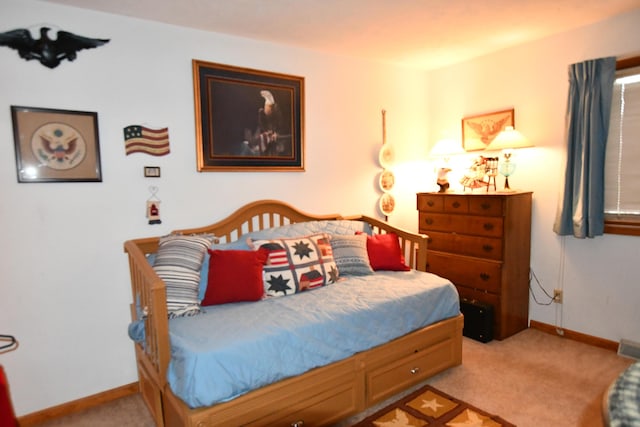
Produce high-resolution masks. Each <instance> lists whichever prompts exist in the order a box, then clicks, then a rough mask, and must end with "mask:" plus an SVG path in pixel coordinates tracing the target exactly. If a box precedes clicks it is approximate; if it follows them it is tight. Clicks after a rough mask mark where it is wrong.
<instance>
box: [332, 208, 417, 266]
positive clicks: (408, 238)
mask: <svg viewBox="0 0 640 427" xmlns="http://www.w3.org/2000/svg"><path fill="white" fill-rule="evenodd" d="M343 218H344V219H350V220H357V221H364V222H366V223H368V224H369V225H371V227H372V229H373V232H374V233H375V234H386V233H395V234H396V235H397V236H398V240H399V241H400V249H401V250H402V254H403V255H404V257H405V260H406V262H407V265H409V267H411V268H413V269H415V270H420V271H427V242H428V239H429V238H428V237H427V236H426V235H424V234H415V233H411V232H410V231H407V230H403V229H401V228H398V227H394V226H393V225H391V224H389V223H387V222H384V221H382V220H379V219H377V218H373V217H370V216H366V215H353V216H346V217H343Z"/></svg>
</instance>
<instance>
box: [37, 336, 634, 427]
mask: <svg viewBox="0 0 640 427" xmlns="http://www.w3.org/2000/svg"><path fill="white" fill-rule="evenodd" d="M633 362H634V360H633V359H627V358H623V357H620V356H618V355H617V354H616V353H614V352H612V351H608V350H603V349H600V348H596V347H592V346H589V345H586V344H581V343H577V342H575V341H571V340H568V339H565V338H561V337H557V336H553V335H549V334H546V333H544V332H540V331H537V330H533V329H527V330H525V331H523V332H521V333H519V334H517V335H514V336H512V337H510V338H508V339H506V340H504V341H491V342H490V343H488V344H482V343H479V342H477V341H473V340H470V339H468V338H465V339H464V344H463V362H462V365H461V366H458V367H455V368H453V369H449V370H448V371H446V372H443V373H441V374H439V375H437V376H435V377H433V378H431V379H430V380H428V381H427V382H426V383H428V384H430V385H432V386H434V387H436V388H438V389H439V390H441V391H443V392H445V393H447V394H449V395H451V396H454V397H456V398H458V399H461V400H464V401H466V402H468V403H469V404H471V405H473V406H476V407H478V408H481V409H483V410H484V411H487V412H489V413H493V414H498V415H500V416H501V417H502V418H504V419H505V420H508V421H510V422H511V423H513V424H515V425H517V426H518V427H601V426H602V425H603V424H602V408H601V402H602V395H603V393H604V391H605V390H606V388H607V387H608V386H609V384H610V383H611V382H612V381H613V380H614V379H615V378H616V377H617V376H618V374H620V373H621V372H622V371H623V370H624V369H626V368H627V367H628V366H629V365H631V363H633ZM417 388H419V387H414V388H413V389H411V390H408V391H407V392H405V393H403V395H406V394H408V393H409V392H413V391H415V390H416V389H417ZM399 397H400V396H397V397H395V398H394V399H392V400H391V399H390V400H389V401H386V402H382V403H381V404H380V405H378V406H377V407H376V408H373V409H372V410H369V411H367V412H366V413H363V414H358V415H356V416H354V417H352V418H350V419H348V420H345V421H343V422H341V423H339V424H338V426H340V427H346V426H352V425H354V424H356V423H358V422H359V421H362V420H363V419H364V418H366V417H367V416H369V415H371V414H372V413H373V412H375V411H376V410H377V409H380V408H382V407H384V406H385V405H387V404H389V403H391V402H392V401H394V400H397V399H398V398H399ZM62 426H64V427H84V426H96V427H102V426H105V427H110V426H114V427H115V426H117V427H147V426H153V422H152V421H151V417H150V416H149V414H148V413H147V412H146V408H145V407H144V404H143V403H142V399H141V398H140V396H139V395H135V396H131V397H127V398H123V399H119V400H117V401H115V402H112V403H110V404H107V405H102V406H100V407H98V408H94V409H91V410H88V411H85V412H84V413H80V414H74V415H71V416H69V417H65V418H61V419H58V420H54V421H50V422H47V423H45V424H42V425H41V426H40V427H62Z"/></svg>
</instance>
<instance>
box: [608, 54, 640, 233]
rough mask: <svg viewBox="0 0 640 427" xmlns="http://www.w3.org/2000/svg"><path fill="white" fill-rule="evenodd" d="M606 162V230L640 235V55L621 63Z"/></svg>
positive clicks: (613, 104) (615, 88)
mask: <svg viewBox="0 0 640 427" xmlns="http://www.w3.org/2000/svg"><path fill="white" fill-rule="evenodd" d="M611 107H612V108H611V121H610V125H609V137H608V140H607V154H606V163H605V190H604V194H605V195H604V199H605V200H604V204H605V230H604V231H605V233H610V234H627V235H634V236H640V56H638V57H633V58H629V59H626V60H620V61H618V63H617V71H616V82H615V84H614V88H613V101H612V106H611Z"/></svg>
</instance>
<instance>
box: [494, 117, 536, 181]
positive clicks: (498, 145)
mask: <svg viewBox="0 0 640 427" xmlns="http://www.w3.org/2000/svg"><path fill="white" fill-rule="evenodd" d="M525 147H533V144H531V143H530V142H529V141H528V140H527V139H526V138H525V137H524V136H523V135H522V134H521V133H520V132H518V131H517V130H515V129H514V128H513V126H506V127H505V128H504V130H503V131H502V132H500V133H499V134H498V136H496V138H495V139H494V140H493V141H492V142H491V144H489V145H488V146H487V148H486V151H493V150H495V151H497V150H502V156H503V157H504V160H503V161H501V162H499V164H498V171H499V172H500V175H502V176H504V190H505V191H511V188H510V187H509V177H510V176H511V175H513V174H514V173H515V171H516V162H515V161H514V160H513V158H512V157H513V150H514V149H517V148H525Z"/></svg>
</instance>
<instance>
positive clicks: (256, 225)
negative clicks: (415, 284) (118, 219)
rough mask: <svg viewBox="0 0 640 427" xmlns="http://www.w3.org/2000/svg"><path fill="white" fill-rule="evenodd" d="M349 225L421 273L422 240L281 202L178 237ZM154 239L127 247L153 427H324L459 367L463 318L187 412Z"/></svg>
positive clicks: (143, 387)
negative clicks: (170, 377) (366, 231)
mask: <svg viewBox="0 0 640 427" xmlns="http://www.w3.org/2000/svg"><path fill="white" fill-rule="evenodd" d="M333 219H350V220H361V221H365V222H367V223H369V224H370V225H371V226H372V227H373V230H374V231H375V232H376V233H387V232H394V233H396V234H397V235H398V236H399V239H400V244H401V248H402V250H403V252H404V254H405V258H406V261H407V264H408V265H409V266H411V267H413V268H415V269H418V270H422V271H424V270H425V266H426V259H427V243H426V242H427V238H426V236H424V235H418V234H413V233H409V232H406V231H403V230H400V229H397V228H395V227H393V226H391V225H389V224H387V223H386V222H383V221H380V220H378V219H375V218H371V217H367V216H361V215H358V216H350V217H343V216H341V215H338V214H332V215H311V214H308V213H304V212H301V211H299V210H297V209H295V208H293V207H292V206H290V205H288V204H285V203H283V202H279V201H274V200H263V201H257V202H254V203H250V204H248V205H246V206H244V207H242V208H240V209H238V210H237V211H235V212H234V213H233V214H231V215H230V216H229V217H228V218H226V219H223V220H221V221H218V222H216V223H215V224H212V225H209V226H206V227H201V228H193V229H185V230H178V231H176V232H179V233H183V234H191V233H211V234H214V235H215V236H217V237H218V238H220V240H221V242H230V241H234V240H236V239H238V238H239V237H240V236H241V235H243V234H245V233H247V232H251V231H255V230H263V229H267V228H271V227H278V226H282V225H285V224H289V223H297V222H303V221H314V220H333ZM158 241H159V237H152V238H142V239H136V240H129V241H127V242H125V244H124V249H125V252H126V253H127V254H128V258H129V265H130V270H131V285H132V292H133V301H134V302H135V301H138V303H139V307H140V308H141V310H138V309H136V305H135V303H134V304H132V305H131V313H132V319H133V320H134V321H136V320H138V318H137V317H138V313H139V312H140V311H141V312H142V313H144V314H145V315H146V318H145V320H144V324H145V330H146V337H145V343H144V346H143V345H141V344H136V345H135V352H136V359H137V366H138V376H139V383H140V392H141V394H142V396H143V398H144V400H145V402H146V404H147V406H148V408H149V410H150V412H151V414H152V416H153V418H154V420H155V423H156V425H158V426H194V427H195V426H198V427H203V426H219V425H228V426H240V425H269V426H274V425H286V426H292V425H295V426H301V425H305V426H313V425H329V424H332V423H335V422H337V421H339V420H341V419H344V418H347V417H349V416H350V415H353V414H356V413H358V412H361V411H363V410H364V409H366V408H368V407H370V406H372V405H374V404H376V403H378V402H380V401H382V400H384V399H386V398H388V397H390V396H392V395H394V394H396V393H398V392H400V391H402V390H404V389H406V388H408V387H409V386H411V385H413V384H416V383H418V382H421V381H424V380H425V379H427V378H428V377H430V376H432V375H434V374H436V373H438V372H441V371H443V370H445V369H447V368H449V367H452V366H455V365H459V364H460V363H461V362H462V327H463V318H462V315H458V316H457V317H454V318H450V319H446V320H443V321H440V322H437V323H435V324H432V325H430V326H427V327H425V328H423V329H420V330H417V331H414V332H412V333H409V334H407V335H405V336H403V337H400V338H398V339H395V340H393V341H391V342H388V343H387V344H384V345H381V346H378V347H375V348H373V349H371V350H368V351H364V352H361V353H357V354H355V355H354V356H352V357H349V358H347V359H344V360H341V361H339V362H335V363H332V364H330V365H327V366H324V367H320V368H316V369H313V370H311V371H309V372H307V373H305V374H303V375H299V376H297V377H293V378H288V379H285V380H282V381H279V382H277V383H274V384H271V385H268V386H266V387H263V388H260V389H257V390H254V391H252V392H249V393H247V394H244V395H242V396H240V397H237V398H235V399H233V400H231V401H229V402H225V403H220V404H216V405H213V406H210V407H206V408H198V409H191V408H189V407H188V406H187V405H186V404H185V403H184V402H183V401H182V400H181V399H179V398H178V397H176V396H175V395H174V394H173V393H172V391H171V390H170V387H169V385H168V382H167V378H166V372H167V367H168V364H169V360H170V343H169V337H168V328H169V324H168V319H167V307H166V294H165V287H164V283H163V281H162V280H161V279H160V278H159V277H158V276H157V275H156V273H155V271H154V270H153V268H152V267H151V265H150V264H149V262H148V261H147V259H146V254H151V253H155V252H156V251H157V246H158Z"/></svg>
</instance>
